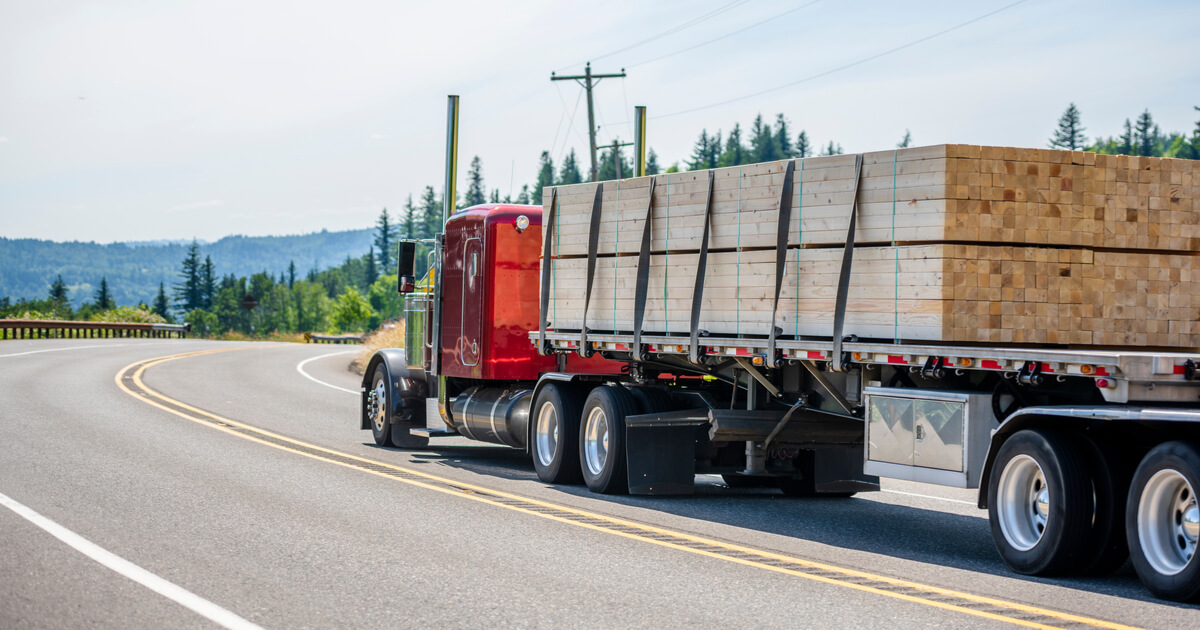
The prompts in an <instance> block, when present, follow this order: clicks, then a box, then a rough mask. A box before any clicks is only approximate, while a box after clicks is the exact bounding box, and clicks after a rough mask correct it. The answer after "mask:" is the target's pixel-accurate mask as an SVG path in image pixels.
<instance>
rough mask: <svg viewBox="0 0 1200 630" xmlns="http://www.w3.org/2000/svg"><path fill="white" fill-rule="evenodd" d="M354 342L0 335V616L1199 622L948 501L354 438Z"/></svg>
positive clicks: (228, 623) (30, 624)
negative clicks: (1030, 570) (598, 467)
mask: <svg viewBox="0 0 1200 630" xmlns="http://www.w3.org/2000/svg"><path fill="white" fill-rule="evenodd" d="M352 352H353V350H349V349H347V348H345V347H331V346H305V345H287V344H236V343H225V342H205V341H195V340H169V341H168V340H104V341H101V340H55V341H8V342H3V343H0V401H2V402H0V504H2V506H0V532H2V534H0V627H3V628H66V627H84V626H87V627H162V628H176V627H189V628H190V627H214V626H218V627H221V626H223V627H230V628H241V627H246V628H250V627H255V626H260V627H265V628H283V627H421V626H449V627H471V628H479V627H488V628H494V627H545V628H549V627H606V628H607V627H614V628H625V627H637V628H643V627H653V628H663V627H683V626H688V627H718V626H722V625H727V624H736V625H740V626H747V627H781V628H783V627H785V628H796V627H820V628H829V627H856V628H863V627H875V628H891V627H897V626H899V627H944V628H957V627H963V626H971V627H1013V626H1026V627H1071V628H1088V627H1107V628H1114V627H1121V626H1122V625H1124V626H1134V627H1156V628H1195V627H1200V609H1198V608H1197V607H1194V606H1184V605H1175V604H1167V603H1162V602H1158V601H1155V600H1153V599H1151V598H1150V597H1149V596H1148V594H1147V593H1146V592H1145V591H1144V590H1143V589H1142V587H1141V586H1140V584H1139V583H1138V582H1137V579H1136V577H1135V576H1134V575H1133V573H1132V571H1131V570H1130V569H1129V567H1128V566H1126V567H1124V568H1122V569H1121V570H1120V571H1119V572H1118V573H1117V574H1116V575H1114V576H1109V577H1106V578H1096V579H1070V580H1068V579H1038V578H1026V577H1021V576H1017V575H1014V574H1012V573H1010V572H1008V571H1007V569H1006V568H1005V567H1004V566H1003V565H1002V564H1001V562H1000V560H999V558H998V556H997V555H996V553H995V551H994V549H993V547H992V542H991V538H990V535H989V532H988V526H987V521H986V518H985V513H984V512H982V511H980V510H978V509H976V508H975V507H974V505H973V501H974V493H973V492H972V491H958V490H949V489H944V488H938V487H935V486H924V485H920V484H902V483H885V489H886V490H885V491H884V492H879V493H873V494H871V495H860V496H859V497H855V498H852V499H845V500H810V499H788V498H784V497H782V496H778V495H776V494H774V493H772V492H769V491H758V490H731V489H729V488H726V487H724V486H723V485H722V484H721V482H720V480H719V478H708V477H705V478H701V483H700V486H699V488H698V493H697V495H696V496H693V497H686V498H647V497H596V496H594V495H591V494H589V493H588V492H587V490H586V489H585V488H583V487H582V486H571V487H555V486H547V485H544V484H541V483H539V482H538V481H537V479H536V476H535V475H534V473H533V469H532V465H531V464H530V463H529V461H528V459H527V458H526V457H525V455H524V454H523V453H520V452H516V451H513V450H511V449H506V448H499V447H492V446H486V445H479V444H475V443H471V442H468V441H466V440H463V439H460V438H456V439H443V440H435V441H434V442H433V443H432V444H431V445H430V447H428V448H426V449H421V450H418V451H398V450H395V449H383V448H379V447H377V446H376V445H375V444H374V442H373V441H372V440H371V436H370V433H368V432H366V431H361V430H359V429H358V428H357V427H358V410H357V404H358V397H357V396H358V395H357V387H358V381H357V377H356V376H355V375H353V374H352V373H350V372H349V371H347V369H346V368H347V364H348V362H349V359H350V357H351V356H352V354H350V353H352ZM187 353H196V354H188V355H187V356H179V357H177V358H173V359H169V360H156V359H160V358H164V357H168V356H173V355H183V354H187ZM298 366H299V369H298Z"/></svg>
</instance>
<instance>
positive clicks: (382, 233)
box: [375, 208, 398, 273]
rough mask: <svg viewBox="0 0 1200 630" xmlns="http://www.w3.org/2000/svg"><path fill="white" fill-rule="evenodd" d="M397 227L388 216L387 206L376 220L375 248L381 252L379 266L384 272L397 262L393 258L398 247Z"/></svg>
mask: <svg viewBox="0 0 1200 630" xmlns="http://www.w3.org/2000/svg"><path fill="white" fill-rule="evenodd" d="M397 227H398V226H397V225H396V224H394V223H392V220H391V217H389V216H388V211H387V208H384V209H383V211H382V212H380V213H379V218H378V219H376V220H375V249H376V250H377V251H378V252H379V268H380V269H383V270H384V273H387V271H388V270H389V269H391V268H392V263H393V262H395V261H393V260H392V254H393V251H394V250H395V249H396V228H397Z"/></svg>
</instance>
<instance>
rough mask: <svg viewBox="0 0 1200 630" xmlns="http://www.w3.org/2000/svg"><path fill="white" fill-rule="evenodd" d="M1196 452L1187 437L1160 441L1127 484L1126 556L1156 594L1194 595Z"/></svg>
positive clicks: (1199, 579)
mask: <svg viewBox="0 0 1200 630" xmlns="http://www.w3.org/2000/svg"><path fill="white" fill-rule="evenodd" d="M1198 489H1200V451H1198V450H1197V448H1196V446H1195V445H1194V444H1191V443H1188V442H1166V443H1164V444H1160V445H1158V446H1156V447H1155V448H1153V449H1151V451H1150V452H1149V453H1147V454H1146V457H1144V458H1143V459H1142V463H1141V465H1139V466H1138V468H1137V471H1136V472H1135V473H1134V474H1133V481H1132V482H1131V483H1130V490H1129V503H1128V505H1127V507H1126V511H1125V530H1126V536H1127V538H1128V541H1129V557H1130V560H1131V561H1132V562H1133V568H1134V569H1135V570H1136V571H1137V574H1138V577H1139V578H1141V580H1142V583H1143V584H1145V585H1146V588H1148V589H1150V592H1152V593H1154V595H1155V596H1156V597H1161V598H1163V599H1169V600H1173V601H1181V602H1182V601H1194V600H1196V599H1197V598H1198V597H1200V560H1198V559H1197V558H1196V551H1197V542H1198V539H1200V508H1198V507H1197V503H1196V491H1197V490H1198Z"/></svg>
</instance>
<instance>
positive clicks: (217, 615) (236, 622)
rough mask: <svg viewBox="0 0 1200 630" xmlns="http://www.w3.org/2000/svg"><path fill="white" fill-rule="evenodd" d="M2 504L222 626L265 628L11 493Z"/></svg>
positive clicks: (245, 629)
mask: <svg viewBox="0 0 1200 630" xmlns="http://www.w3.org/2000/svg"><path fill="white" fill-rule="evenodd" d="M0 505H3V506H4V507H6V508H8V509H10V510H12V511H13V512H15V513H17V515H18V516H20V517H22V518H24V519H25V520H27V521H29V522H30V523H33V524H34V525H37V526H38V527H40V528H42V529H43V530H45V531H46V532H47V533H49V534H50V535H51V536H54V537H55V538H57V539H59V540H61V541H62V542H64V543H66V544H67V545H69V546H71V547H72V548H74V549H75V550H76V551H78V552H79V553H82V554H83V555H85V556H87V557H89V558H91V559H92V560H95V561H96V562H99V563H100V564H102V565H104V566H105V567H108V568H109V569H111V570H113V571H115V572H117V573H119V574H121V575H122V576H124V577H126V578H129V579H130V580H133V581H134V582H137V583H138V584H141V585H142V586H144V587H146V588H148V589H150V590H152V591H154V592H155V593H158V594H159V595H162V596H163V597H166V598H167V599H169V600H171V601H174V602H175V603H177V604H179V605H180V606H183V607H184V608H187V609H189V610H191V611H192V612H195V613H196V614H198V615H200V616H202V617H204V618H206V619H208V620H210V621H212V622H213V623H216V624H218V625H220V626H222V627H225V628H230V629H231V630H254V629H257V630H262V627H261V626H259V625H257V624H254V623H251V622H250V621H247V620H246V619H243V618H242V617H239V616H238V615H236V614H234V613H232V612H230V611H228V610H226V609H224V608H221V607H220V606H218V605H216V604H214V603H212V602H210V601H208V600H207V599H204V598H203V597H200V596H199V595H196V594H195V593H192V592H191V591H188V590H186V589H184V588H183V587H180V586H178V585H176V584H174V583H171V582H168V581H166V580H164V579H162V578H160V577H158V576H157V575H155V574H153V573H151V572H149V571H147V570H145V569H143V568H141V567H139V566H137V565H136V564H133V563H132V562H129V561H128V560H125V559H124V558H121V557H120V556H117V555H116V554H114V553H112V552H110V551H108V550H106V549H104V548H102V547H100V546H99V545H96V544H95V543H93V542H91V541H89V540H87V539H86V538H84V537H82V536H80V535H79V534H76V533H75V532H73V531H71V530H69V529H67V528H65V527H63V526H62V525H59V524H58V523H55V522H54V521H52V520H50V519H48V518H46V517H45V516H42V515H41V514H38V513H37V512H35V511H33V509H31V508H28V507H26V506H24V505H22V504H20V503H18V502H16V501H15V500H13V499H12V498H10V497H8V496H7V495H4V494H0Z"/></svg>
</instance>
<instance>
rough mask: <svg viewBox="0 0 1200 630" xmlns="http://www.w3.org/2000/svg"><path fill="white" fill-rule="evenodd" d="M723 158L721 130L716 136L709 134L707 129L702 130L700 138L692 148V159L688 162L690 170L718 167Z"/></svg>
mask: <svg viewBox="0 0 1200 630" xmlns="http://www.w3.org/2000/svg"><path fill="white" fill-rule="evenodd" d="M720 159H721V132H720V131H718V132H717V134H716V135H715V136H710V135H708V130H707V129H701V130H700V138H698V139H697V140H696V144H695V146H694V147H693V148H692V159H691V161H689V162H688V170H689V171H699V170H703V169H707V168H716V167H717V162H718V161H720Z"/></svg>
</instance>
